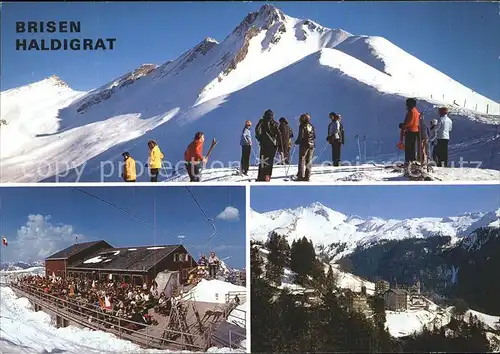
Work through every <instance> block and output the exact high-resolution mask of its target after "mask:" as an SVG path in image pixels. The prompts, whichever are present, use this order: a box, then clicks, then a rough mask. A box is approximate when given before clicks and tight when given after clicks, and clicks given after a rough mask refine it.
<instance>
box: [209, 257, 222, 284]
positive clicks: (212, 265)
mask: <svg viewBox="0 0 500 354" xmlns="http://www.w3.org/2000/svg"><path fill="white" fill-rule="evenodd" d="M219 263H220V260H219V258H218V257H217V256H216V255H215V252H210V257H208V270H209V272H210V278H212V279H215V277H216V276H217V270H218V269H217V268H219Z"/></svg>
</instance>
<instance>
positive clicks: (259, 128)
mask: <svg viewBox="0 0 500 354" xmlns="http://www.w3.org/2000/svg"><path fill="white" fill-rule="evenodd" d="M255 138H256V139H257V141H258V142H259V144H260V154H259V159H260V161H259V174H258V176H257V180H256V182H269V181H270V180H271V176H272V174H273V165H274V157H275V156H276V149H277V147H278V142H279V141H280V139H281V134H280V131H279V126H278V123H277V122H276V121H275V120H274V113H273V111H271V110H270V109H268V110H267V111H265V112H264V116H263V117H262V118H261V119H260V120H259V122H258V123H257V125H256V126H255Z"/></svg>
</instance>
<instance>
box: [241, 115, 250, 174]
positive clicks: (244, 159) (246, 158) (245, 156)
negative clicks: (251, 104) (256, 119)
mask: <svg viewBox="0 0 500 354" xmlns="http://www.w3.org/2000/svg"><path fill="white" fill-rule="evenodd" d="M251 128H252V122H250V121H249V120H247V121H246V122H245V127H244V128H243V131H242V132H241V138H240V145H241V166H240V171H241V173H242V174H244V175H245V176H248V169H249V168H250V152H251V151H252V132H251V130H250V129H251Z"/></svg>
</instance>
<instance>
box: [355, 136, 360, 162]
mask: <svg viewBox="0 0 500 354" xmlns="http://www.w3.org/2000/svg"><path fill="white" fill-rule="evenodd" d="M354 139H356V142H357V143H358V160H360V159H361V147H360V146H359V136H358V134H356V136H355V137H354Z"/></svg>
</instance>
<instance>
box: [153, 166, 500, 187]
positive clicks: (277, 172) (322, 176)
mask: <svg viewBox="0 0 500 354" xmlns="http://www.w3.org/2000/svg"><path fill="white" fill-rule="evenodd" d="M386 166H387V165H384V164H379V165H373V164H371V165H364V164H360V165H358V166H356V165H353V166H343V167H331V166H324V165H319V166H318V165H316V166H314V165H313V167H312V172H311V182H320V183H331V182H382V181H408V179H407V178H406V177H404V176H403V173H402V172H398V171H395V170H394V169H392V168H386ZM297 171H298V166H297V165H291V166H289V167H285V166H282V165H278V166H274V168H273V175H272V179H271V183H298V182H294V181H290V178H291V177H292V176H295V175H297ZM257 173H258V167H255V166H252V167H250V169H249V171H248V176H242V175H239V174H236V173H235V169H234V168H224V167H222V168H210V169H206V170H204V171H203V175H202V180H201V181H202V182H254V181H255V180H256V179H257ZM429 175H430V176H431V177H432V178H433V179H434V180H436V181H443V182H473V181H500V171H497V170H491V169H481V168H472V167H463V168H443V167H438V168H434V170H433V171H432V172H430V173H429ZM162 181H164V182H189V176H188V175H187V173H185V172H184V171H181V172H180V173H179V174H177V175H175V176H167V175H165V176H164V177H163V178H162ZM301 183H307V182H301Z"/></svg>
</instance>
